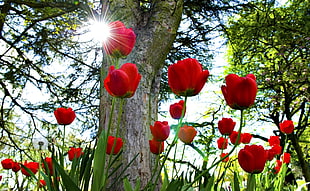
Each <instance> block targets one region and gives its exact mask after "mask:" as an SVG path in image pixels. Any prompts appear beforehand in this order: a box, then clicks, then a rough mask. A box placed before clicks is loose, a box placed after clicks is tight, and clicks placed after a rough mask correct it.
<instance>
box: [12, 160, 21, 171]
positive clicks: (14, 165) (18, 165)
mask: <svg viewBox="0 0 310 191" xmlns="http://www.w3.org/2000/svg"><path fill="white" fill-rule="evenodd" d="M20 169H21V167H20V164H19V163H18V162H13V163H12V170H13V172H18V171H19V170H20Z"/></svg>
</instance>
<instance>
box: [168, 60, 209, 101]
mask: <svg viewBox="0 0 310 191" xmlns="http://www.w3.org/2000/svg"><path fill="white" fill-rule="evenodd" d="M208 77H209V71H208V70H203V69H202V66H201V64H200V63H199V62H198V61H197V60H196V59H193V58H187V59H184V60H180V61H178V62H177V63H175V64H172V65H171V66H169V67H168V84H169V86H170V88H171V90H172V92H173V93H175V94H176V95H179V96H195V95H197V94H198V93H199V92H200V91H201V89H202V88H203V86H204V85H205V83H206V81H207V79H208Z"/></svg>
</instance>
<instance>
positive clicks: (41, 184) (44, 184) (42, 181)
mask: <svg viewBox="0 0 310 191" xmlns="http://www.w3.org/2000/svg"><path fill="white" fill-rule="evenodd" d="M39 182H40V183H39V188H42V187H43V186H46V182H45V180H40V181H39Z"/></svg>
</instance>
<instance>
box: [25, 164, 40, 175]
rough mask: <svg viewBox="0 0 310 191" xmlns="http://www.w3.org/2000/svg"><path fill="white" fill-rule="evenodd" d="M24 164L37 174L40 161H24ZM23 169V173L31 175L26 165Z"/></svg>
mask: <svg viewBox="0 0 310 191" xmlns="http://www.w3.org/2000/svg"><path fill="white" fill-rule="evenodd" d="M24 166H25V167H26V168H28V169H29V170H30V171H31V172H32V173H33V174H36V173H37V172H38V170H39V163H38V162H27V161H25V162H24ZM21 169H22V173H23V174H24V175H25V176H31V175H30V174H29V173H28V172H27V171H26V169H25V168H24V167H22V168H21Z"/></svg>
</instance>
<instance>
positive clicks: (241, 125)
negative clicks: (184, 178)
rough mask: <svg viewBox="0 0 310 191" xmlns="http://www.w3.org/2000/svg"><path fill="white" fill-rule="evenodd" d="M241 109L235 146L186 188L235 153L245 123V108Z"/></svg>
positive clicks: (187, 187)
mask: <svg viewBox="0 0 310 191" xmlns="http://www.w3.org/2000/svg"><path fill="white" fill-rule="evenodd" d="M240 111H241V113H240V114H241V117H240V127H239V130H238V137H237V140H236V142H235V144H234V147H233V148H232V149H231V150H230V151H229V153H228V154H227V155H226V156H225V157H223V158H220V159H219V160H218V161H216V162H215V163H213V164H212V165H211V166H210V167H209V168H207V169H206V170H204V171H202V173H200V174H199V175H197V176H196V177H195V179H194V180H193V181H192V182H191V183H189V184H188V185H187V186H186V188H185V190H187V189H189V188H190V187H191V186H192V185H193V184H194V183H195V182H196V181H197V180H199V179H200V178H201V177H202V176H203V175H204V174H206V173H208V172H209V171H210V170H211V169H212V168H213V167H215V166H216V165H218V164H219V163H220V162H222V160H224V159H225V158H226V157H228V156H230V155H231V153H233V152H234V150H235V149H236V148H237V146H238V142H239V140H240V137H241V136H240V135H241V131H242V127H243V123H242V121H243V110H240Z"/></svg>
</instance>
